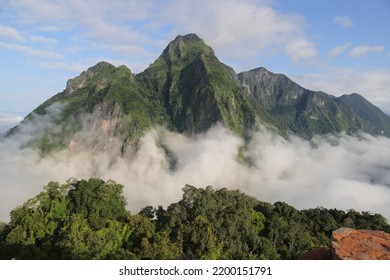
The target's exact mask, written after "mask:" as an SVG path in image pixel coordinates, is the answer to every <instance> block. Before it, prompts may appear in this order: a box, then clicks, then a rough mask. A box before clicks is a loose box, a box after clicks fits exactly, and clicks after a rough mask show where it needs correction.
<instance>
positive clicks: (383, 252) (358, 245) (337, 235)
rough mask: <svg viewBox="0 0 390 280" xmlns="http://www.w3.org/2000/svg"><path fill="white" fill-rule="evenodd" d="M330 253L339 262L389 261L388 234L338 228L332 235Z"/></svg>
mask: <svg viewBox="0 0 390 280" xmlns="http://www.w3.org/2000/svg"><path fill="white" fill-rule="evenodd" d="M331 252H332V254H331V255H332V257H333V259H340V260H390V234H388V233H385V232H383V231H377V230H355V229H351V228H340V229H338V230H335V231H334V232H333V233H332V242H331Z"/></svg>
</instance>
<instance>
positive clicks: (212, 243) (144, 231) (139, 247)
mask: <svg viewBox="0 0 390 280" xmlns="http://www.w3.org/2000/svg"><path fill="white" fill-rule="evenodd" d="M122 192H123V186H122V185H120V184H117V183H115V182H113V181H106V182H105V181H103V180H100V179H94V178H92V179H89V180H76V179H70V180H69V181H68V182H67V183H65V184H62V185H60V184H59V183H55V182H50V183H49V184H48V185H47V186H45V187H44V190H43V191H42V192H41V193H40V194H38V195H37V196H36V197H34V198H32V199H29V200H28V201H26V202H25V203H24V204H23V205H22V206H19V207H17V208H15V209H14V210H13V211H12V212H11V221H10V222H9V223H8V224H4V223H0V258H1V259H11V258H16V259H296V258H297V257H298V256H300V255H301V254H303V253H304V252H305V251H307V250H309V249H311V248H313V247H318V246H322V247H327V246H328V245H329V242H330V240H329V237H330V236H331V233H332V231H333V230H335V229H337V228H339V227H345V226H349V227H355V228H364V229H374V230H383V231H385V232H390V225H389V224H388V223H387V221H386V219H385V218H384V217H383V216H381V215H379V214H371V213H369V212H362V213H360V212H357V211H354V210H349V211H347V212H345V211H342V210H337V209H329V210H328V209H324V208H315V209H308V210H302V211H298V210H297V209H295V208H294V207H292V206H290V205H288V204H287V203H284V202H276V203H274V204H269V203H266V202H261V201H258V200H257V199H255V198H253V197H250V196H247V195H245V194H243V193H241V192H240V191H238V190H227V189H218V190H215V189H213V188H212V187H207V188H205V189H200V188H195V187H193V186H190V185H186V186H185V187H184V188H183V197H182V199H181V200H180V201H178V202H177V203H172V204H171V205H170V206H169V207H168V208H167V209H166V210H165V209H164V208H162V207H161V206H160V207H158V208H154V207H152V206H146V207H144V208H143V209H141V211H140V213H139V214H136V215H131V214H130V213H129V212H127V211H126V209H125V200H124V197H123V194H122Z"/></svg>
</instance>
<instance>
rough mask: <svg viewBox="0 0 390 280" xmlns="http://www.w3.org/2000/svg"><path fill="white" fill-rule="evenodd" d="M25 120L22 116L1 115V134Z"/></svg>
mask: <svg viewBox="0 0 390 280" xmlns="http://www.w3.org/2000/svg"><path fill="white" fill-rule="evenodd" d="M22 120H23V117H22V116H18V115H13V114H5V113H0V133H2V132H5V131H7V130H8V129H10V128H11V127H13V126H15V125H17V124H18V123H20V122H21V121H22Z"/></svg>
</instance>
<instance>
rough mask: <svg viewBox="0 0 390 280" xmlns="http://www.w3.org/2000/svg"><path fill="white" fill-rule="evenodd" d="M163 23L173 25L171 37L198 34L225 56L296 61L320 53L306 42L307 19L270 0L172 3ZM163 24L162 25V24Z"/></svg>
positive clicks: (163, 14) (176, 1)
mask: <svg viewBox="0 0 390 280" xmlns="http://www.w3.org/2000/svg"><path fill="white" fill-rule="evenodd" d="M171 3H172V5H170V6H169V7H167V8H165V9H163V11H162V18H160V19H159V20H162V21H163V22H169V23H174V24H175V26H174V28H173V30H172V32H171V34H169V37H170V38H171V37H172V36H175V35H176V34H185V33H188V32H195V33H197V34H198V35H200V36H201V37H202V38H203V39H204V40H205V41H206V42H207V43H209V44H210V45H211V46H212V47H213V48H214V49H216V51H217V54H218V55H221V56H222V57H230V58H231V57H239V58H244V59H248V60H252V61H253V60H255V59H256V58H257V57H258V55H259V54H265V53H267V52H271V51H272V52H275V51H277V52H282V53H283V52H284V53H285V54H286V55H287V56H288V57H290V58H291V59H293V60H299V59H307V58H312V57H313V56H315V55H316V54H317V51H316V48H315V45H314V43H313V42H311V41H310V40H308V39H307V37H306V35H305V33H304V28H305V24H306V22H305V20H304V19H303V18H302V17H300V16H298V15H294V14H282V13H278V12H277V11H276V10H274V9H273V8H272V7H271V6H270V5H269V1H256V2H255V1H238V0H227V1H223V2H222V1H209V0H200V1H196V2H194V1H178V0H175V1H172V2H171ZM161 24H163V23H161Z"/></svg>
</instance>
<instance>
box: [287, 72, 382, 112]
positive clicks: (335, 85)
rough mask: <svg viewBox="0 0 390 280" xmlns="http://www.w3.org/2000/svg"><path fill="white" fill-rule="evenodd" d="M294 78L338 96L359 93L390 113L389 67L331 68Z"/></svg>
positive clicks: (315, 88) (307, 85) (303, 84)
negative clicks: (371, 68)
mask: <svg viewBox="0 0 390 280" xmlns="http://www.w3.org/2000/svg"><path fill="white" fill-rule="evenodd" d="M293 79H294V80H295V81H296V82H298V83H299V84H301V85H302V86H304V87H306V88H309V89H312V90H322V91H324V92H326V93H329V94H333V95H336V96H339V95H342V94H349V93H354V92H356V93H359V94H361V95H363V96H364V97H365V98H366V99H368V100H369V101H370V102H372V103H373V104H374V105H376V106H378V107H379V108H380V109H381V110H383V111H384V112H385V113H390V94H389V93H390V91H389V89H390V70H389V69H374V70H367V71H359V70H355V69H341V68H330V69H327V70H325V71H324V72H318V73H315V74H308V75H303V76H295V77H293Z"/></svg>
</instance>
